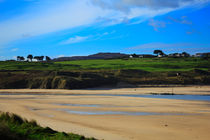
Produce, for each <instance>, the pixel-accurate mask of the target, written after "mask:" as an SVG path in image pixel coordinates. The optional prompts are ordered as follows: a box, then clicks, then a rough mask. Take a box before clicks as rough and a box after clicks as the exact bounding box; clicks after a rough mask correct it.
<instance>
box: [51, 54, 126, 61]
mask: <svg viewBox="0 0 210 140" xmlns="http://www.w3.org/2000/svg"><path fill="white" fill-rule="evenodd" d="M128 56H129V55H127V54H122V53H97V54H93V55H88V56H72V57H59V58H55V59H53V61H71V60H91V59H92V60H93V59H117V58H123V57H128Z"/></svg>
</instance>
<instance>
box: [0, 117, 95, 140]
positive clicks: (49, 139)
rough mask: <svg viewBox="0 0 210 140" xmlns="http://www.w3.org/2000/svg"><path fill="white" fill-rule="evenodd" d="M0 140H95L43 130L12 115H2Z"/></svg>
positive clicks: (33, 122)
mask: <svg viewBox="0 0 210 140" xmlns="http://www.w3.org/2000/svg"><path fill="white" fill-rule="evenodd" d="M0 139H2V140H95V139H94V138H85V137H84V136H80V135H76V134H72V133H69V134H67V133H64V132H57V131H54V130H52V129H51V128H49V127H46V128H43V127H41V126H39V125H38V124H37V123H36V121H34V120H32V121H28V120H26V119H22V118H21V117H20V116H18V115H15V114H10V113H1V114H0Z"/></svg>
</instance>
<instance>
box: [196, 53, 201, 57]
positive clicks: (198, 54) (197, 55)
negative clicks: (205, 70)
mask: <svg viewBox="0 0 210 140" xmlns="http://www.w3.org/2000/svg"><path fill="white" fill-rule="evenodd" d="M202 55H203V53H196V54H195V57H202Z"/></svg>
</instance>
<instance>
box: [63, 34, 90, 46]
mask: <svg viewBox="0 0 210 140" xmlns="http://www.w3.org/2000/svg"><path fill="white" fill-rule="evenodd" d="M88 38H89V37H88V36H75V37H71V38H69V39H68V40H65V41H63V42H61V44H64V45H66V44H74V43H79V42H83V41H85V40H87V39H88Z"/></svg>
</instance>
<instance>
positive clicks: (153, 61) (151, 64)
mask: <svg viewBox="0 0 210 140" xmlns="http://www.w3.org/2000/svg"><path fill="white" fill-rule="evenodd" d="M119 69H136V70H144V71H149V72H156V71H157V72H161V71H163V72H165V71H190V70H193V69H201V70H208V69H210V61H209V60H204V59H201V58H137V59H111V60H78V61H63V62H52V63H39V62H0V70H119Z"/></svg>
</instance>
